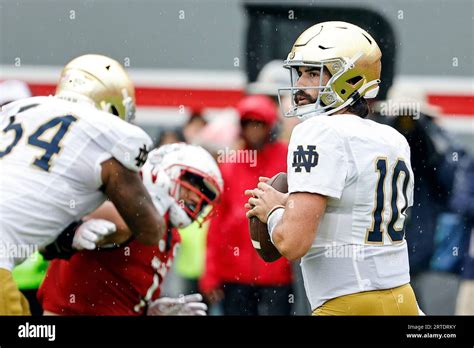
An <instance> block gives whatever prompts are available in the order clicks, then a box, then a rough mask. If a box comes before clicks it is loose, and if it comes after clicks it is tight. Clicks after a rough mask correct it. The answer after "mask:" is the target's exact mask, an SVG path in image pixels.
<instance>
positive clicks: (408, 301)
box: [313, 284, 418, 315]
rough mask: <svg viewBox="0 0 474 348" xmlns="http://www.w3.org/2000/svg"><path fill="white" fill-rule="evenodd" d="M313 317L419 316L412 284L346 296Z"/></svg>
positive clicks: (335, 299) (326, 303) (330, 303)
mask: <svg viewBox="0 0 474 348" xmlns="http://www.w3.org/2000/svg"><path fill="white" fill-rule="evenodd" d="M313 315H418V304H417V302H416V297H415V293H414V292H413V289H412V287H411V285H410V284H405V285H402V286H399V287H396V288H392V289H384V290H373V291H364V292H358V293H355V294H350V295H344V296H340V297H336V298H333V299H331V300H329V301H326V302H325V303H324V304H323V305H321V306H320V307H318V308H316V309H315V310H314V311H313Z"/></svg>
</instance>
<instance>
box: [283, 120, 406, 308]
mask: <svg viewBox="0 0 474 348" xmlns="http://www.w3.org/2000/svg"><path fill="white" fill-rule="evenodd" d="M288 185H289V192H290V193H293V192H311V193H318V194H321V195H325V196H327V197H328V200H327V207H326V211H325V214H324V216H323V218H322V220H321V222H320V225H319V228H318V231H317V235H316V237H315V239H314V242H313V244H312V247H311V249H310V250H309V252H308V253H307V254H306V255H305V256H304V257H303V258H302V260H301V266H302V271H303V277H304V280H305V288H306V292H307V295H308V298H309V300H310V303H311V307H312V309H313V310H314V309H316V308H317V307H319V306H320V305H321V304H323V303H324V302H326V301H327V300H329V299H331V298H335V297H338V296H342V295H347V294H351V293H356V292H361V291H368V290H377V289H388V288H392V287H396V286H400V285H403V284H406V283H408V282H409V281H410V277H409V266H408V251H407V246H406V241H405V238H404V222H405V217H406V209H407V208H408V207H410V206H412V204H413V186H414V177H413V171H412V168H411V164H410V147H409V145H408V143H407V141H406V139H405V138H404V137H403V136H402V135H401V134H400V133H399V132H397V131H396V130H395V129H393V128H391V127H389V126H386V125H382V124H379V123H376V122H373V121H371V120H366V119H363V118H361V117H359V116H356V115H349V114H345V115H332V116H317V117H312V118H310V119H308V120H306V121H304V122H302V123H301V124H299V125H297V126H296V127H295V129H294V130H293V133H292V136H291V141H290V145H289V149H288Z"/></svg>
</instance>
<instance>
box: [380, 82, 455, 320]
mask: <svg viewBox="0 0 474 348" xmlns="http://www.w3.org/2000/svg"><path fill="white" fill-rule="evenodd" d="M425 99H426V98H425V96H424V95H421V94H420V91H419V89H418V88H416V87H414V88H410V87H409V86H404V87H403V88H400V87H398V88H397V87H392V89H391V90H390V91H389V93H388V97H387V100H386V101H383V102H379V103H377V104H376V105H375V106H374V110H375V113H374V114H373V115H372V116H371V118H373V119H374V120H376V121H377V122H381V123H386V124H389V125H391V126H392V127H394V128H395V129H397V130H398V131H399V132H400V133H402V134H403V135H404V136H405V137H406V139H407V141H408V144H409V145H410V149H411V163H412V167H413V172H414V175H415V191H414V203H413V207H412V208H411V210H410V211H409V216H408V219H407V223H406V227H405V235H406V240H407V243H408V251H409V258H410V275H411V284H412V286H413V289H414V291H415V294H416V296H417V299H418V302H419V305H420V308H421V309H422V310H423V311H424V312H425V313H426V314H453V313H454V300H455V295H453V294H454V293H456V291H457V281H455V279H453V278H455V277H452V276H451V275H448V274H440V273H435V272H431V271H430V261H431V259H432V256H433V254H434V252H435V243H434V240H435V231H436V228H437V221H438V217H439V216H440V215H441V214H442V213H445V212H448V211H449V206H448V202H449V198H450V197H451V189H452V186H453V180H454V175H455V172H456V168H457V161H456V160H457V158H458V156H459V157H462V154H463V153H464V151H463V150H462V148H460V147H459V146H458V145H457V144H456V143H455V142H454V141H453V140H452V139H451V137H450V136H449V134H448V133H447V132H446V131H445V130H444V129H442V128H441V127H440V126H438V125H437V124H436V122H435V119H436V118H437V117H438V114H439V110H438V109H437V108H436V107H434V106H432V105H429V104H427V103H426V102H425ZM440 289H442V290H441V291H440Z"/></svg>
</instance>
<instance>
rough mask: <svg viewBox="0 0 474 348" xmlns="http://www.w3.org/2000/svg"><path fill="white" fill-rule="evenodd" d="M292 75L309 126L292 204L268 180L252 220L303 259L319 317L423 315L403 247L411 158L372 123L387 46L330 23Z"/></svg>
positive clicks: (296, 101) (396, 137) (255, 198)
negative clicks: (370, 114)
mask: <svg viewBox="0 0 474 348" xmlns="http://www.w3.org/2000/svg"><path fill="white" fill-rule="evenodd" d="M285 67H286V68H288V69H289V71H290V77H291V86H290V87H288V88H282V89H280V90H279V93H280V94H284V93H290V94H291V96H292V105H291V107H290V109H289V110H285V116H287V117H300V118H301V119H302V120H303V122H301V123H300V124H299V125H297V126H296V127H295V129H294V130H293V133H292V135H291V140H290V144H289V148H288V158H287V172H288V173H287V174H288V194H284V193H280V192H278V191H277V190H275V189H274V188H272V187H271V186H270V185H267V184H266V183H265V181H266V180H267V179H266V178H261V182H260V183H259V184H258V187H257V188H255V189H252V190H247V191H246V194H247V195H248V196H250V198H249V200H248V203H247V204H246V208H247V209H249V210H248V212H247V217H248V218H251V217H253V216H256V217H258V218H259V220H260V221H261V222H264V223H267V226H268V233H269V235H270V239H271V241H272V242H273V244H274V245H275V247H276V248H277V249H278V251H279V252H280V253H281V254H282V255H283V256H284V257H286V258H287V259H290V260H296V259H299V258H301V267H302V272H303V277H304V284H305V289H306V293H307V297H308V299H309V302H310V304H311V308H312V311H313V315H418V314H419V309H418V305H417V301H416V298H415V294H414V292H413V290H412V288H411V286H410V275H409V264H408V252H407V243H406V241H405V238H404V222H405V218H406V211H407V208H408V207H410V206H411V205H412V204H413V203H412V202H413V186H414V177H413V171H412V169H411V164H410V148H409V146H408V143H407V141H406V140H405V138H404V137H403V136H402V135H401V134H400V133H398V132H397V131H396V130H395V129H393V128H391V127H389V126H386V125H382V124H378V123H375V122H373V121H370V120H367V119H365V117H366V116H367V114H368V112H369V109H368V104H367V101H366V99H370V98H374V97H375V96H376V95H377V92H378V85H379V83H380V82H381V81H380V72H381V51H380V48H379V46H378V45H377V43H376V41H375V40H374V38H373V37H372V36H371V35H370V34H369V33H367V32H366V31H365V30H363V29H361V28H359V27H357V26H355V25H352V24H350V23H345V22H324V23H320V24H317V25H314V26H312V27H310V28H309V29H307V30H306V31H305V32H303V33H302V34H301V35H300V36H299V37H298V39H297V40H296V42H295V43H294V45H293V47H292V49H291V52H290V53H289V54H288V58H287V60H286V61H285ZM347 250H353V251H354V253H347V252H346V251H347ZM349 254H350V255H349Z"/></svg>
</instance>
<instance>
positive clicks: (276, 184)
mask: <svg viewBox="0 0 474 348" xmlns="http://www.w3.org/2000/svg"><path fill="white" fill-rule="evenodd" d="M267 184H268V185H270V186H271V187H273V188H274V189H275V190H277V191H280V192H283V193H287V192H288V181H287V178H286V173H278V174H276V175H275V176H273V177H272V178H271V179H270V180H268V181H267ZM249 230H250V238H251V240H252V245H253V247H254V248H255V250H256V251H257V253H258V254H259V255H260V257H261V258H262V259H263V260H264V261H265V262H273V261H276V260H278V259H279V258H280V257H281V254H280V252H279V251H278V249H277V248H276V247H275V246H274V245H273V243H272V242H271V240H270V235H269V234H268V230H267V224H264V223H263V222H261V221H260V220H259V219H258V218H257V217H255V216H254V217H251V218H250V220H249Z"/></svg>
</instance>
